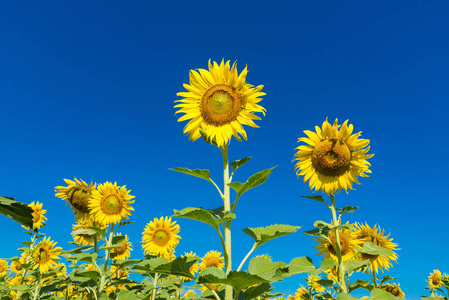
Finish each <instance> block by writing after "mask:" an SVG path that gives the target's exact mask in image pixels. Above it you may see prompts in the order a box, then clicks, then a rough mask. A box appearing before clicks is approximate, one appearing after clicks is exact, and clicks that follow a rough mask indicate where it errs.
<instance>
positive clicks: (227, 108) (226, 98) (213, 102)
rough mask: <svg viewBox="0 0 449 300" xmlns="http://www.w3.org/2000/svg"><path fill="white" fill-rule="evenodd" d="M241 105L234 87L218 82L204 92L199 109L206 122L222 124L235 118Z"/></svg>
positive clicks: (216, 124)
mask: <svg viewBox="0 0 449 300" xmlns="http://www.w3.org/2000/svg"><path fill="white" fill-rule="evenodd" d="M242 106H243V105H242V100H241V97H240V95H239V94H238V93H237V92H236V91H235V89H234V88H232V87H230V86H227V85H223V84H218V85H214V86H212V87H211V88H209V90H207V91H206V92H205V93H204V95H203V96H202V98H201V104H200V111H201V115H202V117H203V119H204V121H205V122H206V123H207V124H210V125H215V126H222V125H225V124H228V123H230V122H231V121H233V120H235V119H236V117H237V116H238V114H239V113H240V111H241V110H242Z"/></svg>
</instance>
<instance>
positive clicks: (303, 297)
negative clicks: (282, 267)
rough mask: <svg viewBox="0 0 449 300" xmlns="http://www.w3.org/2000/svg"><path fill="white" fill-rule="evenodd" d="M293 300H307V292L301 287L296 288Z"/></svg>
mask: <svg viewBox="0 0 449 300" xmlns="http://www.w3.org/2000/svg"><path fill="white" fill-rule="evenodd" d="M294 299H295V300H307V299H309V292H308V291H307V289H306V288H305V287H303V286H301V287H300V288H298V289H297V290H296V293H295V298H294Z"/></svg>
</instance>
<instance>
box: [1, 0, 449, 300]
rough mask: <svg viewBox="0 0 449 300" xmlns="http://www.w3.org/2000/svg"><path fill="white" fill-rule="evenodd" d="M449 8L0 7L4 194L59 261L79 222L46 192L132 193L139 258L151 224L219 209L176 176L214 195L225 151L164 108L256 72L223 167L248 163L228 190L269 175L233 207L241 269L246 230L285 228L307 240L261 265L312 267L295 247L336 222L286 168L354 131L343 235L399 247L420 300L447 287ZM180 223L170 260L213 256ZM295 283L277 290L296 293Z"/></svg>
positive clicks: (275, 244) (6, 253) (428, 4)
mask: <svg viewBox="0 0 449 300" xmlns="http://www.w3.org/2000/svg"><path fill="white" fill-rule="evenodd" d="M448 9H449V3H448V2H447V1H407V2H405V1H397V2H391V1H376V2H369V3H368V2H365V1H307V2H306V1H270V2H268V1H246V2H238V1H228V2H226V3H225V2H210V1H198V2H195V3H193V2H191V1H189V2H187V1H184V2H182V1H177V2H174V1H173V2H163V1H152V2H150V1H131V2H126V3H125V2H122V1H96V2H91V1H77V2H63V1H60V2H56V1H39V2H35V1H21V2H17V1H10V2H3V3H2V4H0V19H1V20H2V22H1V24H0V36H1V39H2V43H1V46H0V66H1V68H0V99H1V100H0V109H1V111H2V122H1V123H2V126H1V129H0V140H1V141H2V147H1V150H0V166H1V169H2V172H0V195H4V196H10V197H15V198H16V199H17V200H18V201H22V202H25V203H31V202H32V201H40V202H43V203H44V208H45V209H47V211H48V213H47V217H48V222H47V224H48V225H47V226H46V227H45V228H44V230H43V231H44V232H45V233H46V234H47V235H49V236H51V237H52V239H54V240H56V241H58V245H60V246H62V247H63V248H65V249H68V248H70V247H71V245H70V244H68V242H69V241H70V240H71V238H70V232H71V226H72V222H73V218H72V214H71V212H70V210H69V208H68V207H67V206H65V204H64V202H63V201H61V200H60V199H58V198H55V196H54V187H55V186H57V185H63V184H64V181H63V178H69V179H73V177H75V176H76V177H77V178H82V179H84V180H86V181H89V182H90V181H91V180H92V181H94V182H97V183H103V182H105V181H117V183H118V184H119V185H127V187H128V188H130V189H131V190H132V192H131V194H133V195H135V196H136V202H135V204H134V208H135V213H134V214H133V216H132V218H131V219H132V220H133V221H135V223H133V224H132V225H129V226H128V228H127V232H126V233H127V234H128V235H129V236H130V239H131V242H132V243H133V245H134V252H133V254H132V257H133V258H140V257H142V251H141V246H140V240H141V233H142V231H143V229H144V227H145V224H146V223H148V222H149V221H151V220H153V218H155V217H160V216H165V215H172V213H173V209H182V208H184V207H189V206H196V207H200V206H203V207H206V208H216V207H218V206H220V205H221V204H220V201H219V198H218V197H217V195H216V191H215V190H214V188H213V186H211V185H210V184H208V183H207V182H206V181H202V180H200V179H196V178H193V177H192V178H190V177H189V176H187V175H183V174H179V173H175V172H172V171H169V170H168V168H173V167H187V168H191V169H195V168H200V169H210V171H211V174H212V176H213V178H214V179H215V180H216V181H217V182H218V181H221V180H222V179H221V175H222V173H221V172H222V170H221V168H222V163H221V154H220V152H219V151H218V150H217V149H215V148H214V147H212V146H210V145H207V144H206V143H204V142H202V141H197V142H194V143H192V142H189V141H188V138H187V137H186V136H184V135H183V133H182V129H183V127H184V125H185V122H184V123H178V122H177V117H176V116H174V113H175V111H176V110H175V109H174V108H173V105H174V103H173V101H174V100H176V99H179V98H178V97H176V93H177V92H181V91H183V90H184V89H183V87H182V84H183V83H187V82H188V72H189V70H190V69H196V68H207V61H208V60H209V59H212V60H215V61H221V59H222V58H225V60H231V62H233V61H235V60H237V62H238V70H239V71H241V70H242V69H243V68H244V67H245V65H248V70H249V73H248V76H247V82H249V83H251V84H254V85H259V84H263V85H265V88H264V91H265V92H266V93H267V95H266V96H265V97H264V100H263V101H262V102H261V103H260V104H261V105H262V106H264V107H265V108H266V109H267V115H266V117H264V118H263V120H262V121H259V122H258V125H259V126H260V128H259V129H255V128H247V134H248V141H246V142H242V143H240V142H237V141H236V140H235V139H234V140H233V141H232V142H231V145H230V159H231V160H234V159H239V158H243V157H246V156H252V157H253V159H252V160H251V162H250V163H248V164H247V165H245V167H243V168H242V169H240V170H239V171H238V173H237V174H236V176H235V180H237V181H244V180H246V179H247V178H248V177H249V176H250V175H251V174H252V173H255V172H257V171H260V170H262V169H267V168H270V167H273V166H277V168H276V169H274V171H273V172H272V174H271V176H270V178H269V179H268V181H267V182H266V183H265V184H264V185H262V186H260V187H258V188H256V189H254V190H251V191H250V192H248V193H247V194H245V195H244V196H243V197H242V199H241V200H240V202H239V207H238V209H237V215H238V217H237V219H236V220H235V221H234V223H233V224H234V225H233V230H234V231H233V238H234V239H233V243H234V245H235V247H234V257H235V260H234V261H239V260H240V259H241V258H243V256H244V255H245V254H246V252H247V251H248V250H249V249H250V247H251V238H250V237H248V236H246V235H245V234H244V233H242V232H241V231H240V230H241V229H243V228H246V227H257V226H267V225H270V224H274V223H284V224H291V225H298V226H303V228H302V229H301V230H300V231H299V232H298V233H296V234H294V235H290V236H287V237H283V238H279V239H278V240H275V241H272V242H270V243H268V244H265V245H263V246H262V247H261V248H259V249H258V250H257V253H256V254H262V253H269V254H271V255H272V257H273V259H275V260H282V261H285V262H289V261H290V260H291V259H293V258H294V257H298V256H309V257H312V258H313V259H314V261H315V262H316V263H318V261H319V259H320V258H319V257H316V256H315V254H316V252H315V251H314V250H313V246H314V245H315V242H314V241H312V240H311V239H310V238H309V237H308V236H306V235H304V234H303V233H302V232H303V231H304V230H308V229H311V228H312V226H313V222H314V221H315V220H318V219H321V220H330V218H331V215H330V212H329V211H326V210H325V207H322V206H321V205H320V203H318V202H316V203H315V202H313V201H312V200H306V199H303V198H301V197H300V196H301V195H311V192H310V191H309V190H308V188H307V186H305V185H304V184H302V181H301V180H297V179H296V174H295V173H294V164H293V163H292V162H291V161H292V159H293V155H294V148H295V147H296V146H297V143H296V141H297V138H298V137H301V136H303V133H302V131H303V130H313V128H314V126H315V125H320V124H321V123H322V122H323V121H324V120H325V118H326V117H329V120H331V121H333V120H334V119H335V118H338V119H339V120H340V122H343V121H344V120H346V119H349V121H350V123H352V124H354V128H355V131H363V136H362V137H363V138H367V139H370V140H371V152H372V153H375V156H374V157H373V158H372V159H370V162H371V163H372V168H371V170H372V171H373V173H372V175H371V177H370V178H362V179H361V182H362V185H360V186H357V187H356V190H355V191H351V192H350V193H349V194H345V193H340V194H339V195H338V196H337V198H336V199H337V205H340V206H346V205H353V206H359V207H360V209H359V211H357V213H356V214H354V215H349V216H346V217H345V219H344V220H345V221H350V222H354V221H358V222H365V221H366V222H367V223H368V224H370V225H374V224H379V225H380V226H381V227H382V228H384V229H385V230H386V232H391V237H393V238H394V241H395V242H396V243H398V244H399V247H400V248H401V250H400V251H398V254H399V260H398V264H395V265H394V267H393V269H392V270H391V271H390V272H389V275H391V276H395V277H397V279H396V282H400V284H401V287H402V289H403V290H404V292H405V294H406V296H407V298H408V299H418V298H419V296H420V295H425V294H426V291H425V290H424V288H425V287H426V282H425V281H426V280H427V277H428V275H429V273H430V272H432V270H434V269H440V270H441V271H442V272H449V260H448V258H447V249H448V248H449V241H448V240H449V239H448V232H447V222H446V220H447V211H448V208H449V204H448V200H449V199H448V196H447V193H446V192H445V189H446V188H447V186H448V182H447V174H446V173H447V169H448V168H449V163H448V160H447V158H446V156H447V154H446V150H447V149H448V147H449V142H448V139H447V133H448V129H449V126H448V125H447V121H446V119H447V112H448V109H449V105H448V101H447V99H448V95H449V85H448V84H447V83H448V79H449V76H448V74H449V72H448V70H449V40H448V36H447V32H448V29H449V28H448V27H449V26H448V25H449V20H448V18H447V13H448ZM177 222H178V223H179V224H180V226H181V236H182V241H181V243H180V245H179V247H178V250H177V252H178V253H183V252H184V251H194V252H196V253H197V254H198V255H204V254H205V253H206V252H207V251H209V250H219V247H220V244H219V241H218V238H217V237H216V236H215V234H214V232H213V230H212V229H209V228H207V225H203V224H201V223H196V222H194V221H190V220H184V219H178V220H177ZM0 224H1V226H2V227H3V228H7V230H3V231H2V238H3V240H4V241H8V243H6V244H5V243H3V244H2V254H1V256H3V257H11V256H14V255H17V251H16V249H17V248H19V247H20V246H21V242H22V241H23V240H25V239H27V237H28V236H27V235H26V234H24V233H22V231H21V228H20V226H18V225H17V224H15V223H14V222H12V221H11V220H9V219H7V218H6V217H3V218H1V217H0ZM235 264H236V263H235ZM299 283H301V284H303V283H304V282H303V280H302V278H301V277H292V278H289V279H288V280H286V281H284V282H282V283H277V284H276V285H275V286H276V287H277V288H278V290H279V291H281V292H285V293H286V294H288V293H293V292H294V291H295V290H296V288H297V287H298V284H299Z"/></svg>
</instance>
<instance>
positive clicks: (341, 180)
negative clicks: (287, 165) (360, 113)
mask: <svg viewBox="0 0 449 300" xmlns="http://www.w3.org/2000/svg"><path fill="white" fill-rule="evenodd" d="M315 130H316V132H313V131H310V130H305V131H304V133H305V134H306V135H307V137H302V138H299V139H298V142H304V143H306V144H307V145H301V146H299V147H297V148H296V149H297V150H298V151H297V152H296V154H295V157H294V160H293V161H295V160H297V161H298V162H297V163H296V165H295V170H296V174H297V175H298V177H299V176H300V175H304V178H303V182H304V183H306V181H307V180H308V181H309V188H310V189H311V190H313V189H315V192H316V191H318V190H321V191H323V192H325V193H326V194H327V195H329V194H335V193H338V192H339V191H340V190H341V189H344V190H345V191H346V192H348V189H349V190H352V189H353V188H352V183H353V182H355V183H357V184H360V182H359V181H358V176H361V177H368V175H367V174H366V173H371V170H370V169H369V166H370V165H371V164H370V163H369V162H368V161H367V159H369V158H371V157H373V155H374V154H366V153H367V152H368V151H369V148H370V147H369V146H368V145H369V140H367V139H359V137H360V136H361V134H362V132H358V133H355V134H352V131H353V126H352V124H350V125H348V120H346V121H345V122H344V123H343V125H341V128H340V125H338V119H335V122H334V124H333V125H331V124H330V123H329V122H328V121H327V118H326V121H324V122H323V126H322V128H320V127H318V126H315Z"/></svg>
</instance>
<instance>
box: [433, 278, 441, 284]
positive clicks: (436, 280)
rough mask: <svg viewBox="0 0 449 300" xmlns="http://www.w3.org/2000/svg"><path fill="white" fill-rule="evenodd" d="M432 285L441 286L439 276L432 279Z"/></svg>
mask: <svg viewBox="0 0 449 300" xmlns="http://www.w3.org/2000/svg"><path fill="white" fill-rule="evenodd" d="M432 283H433V285H439V284H440V278H438V277H437V276H434V277H433V278H432Z"/></svg>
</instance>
